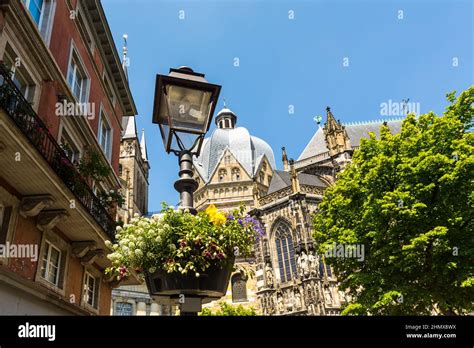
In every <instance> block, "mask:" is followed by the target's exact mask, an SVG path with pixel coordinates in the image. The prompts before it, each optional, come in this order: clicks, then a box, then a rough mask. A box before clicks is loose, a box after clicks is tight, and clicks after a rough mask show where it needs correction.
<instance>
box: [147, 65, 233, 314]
mask: <svg viewBox="0 0 474 348" xmlns="http://www.w3.org/2000/svg"><path fill="white" fill-rule="evenodd" d="M220 90H221V86H218V85H214V84H210V83H208V82H207V81H206V80H205V79H204V74H200V73H196V72H194V71H193V70H192V69H191V68H189V67H181V68H178V69H170V73H169V75H157V76H156V88H155V102H154V108H153V123H158V124H159V126H160V131H161V137H162V138H163V144H164V146H165V150H166V152H167V153H170V152H173V153H174V154H175V155H176V156H178V158H179V169H180V170H179V179H178V180H177V181H176V182H175V184H174V187H175V189H176V191H178V192H179V194H180V208H181V209H188V210H189V211H190V212H191V213H192V214H196V209H194V204H193V193H194V191H196V189H197V186H198V183H197V182H196V180H195V179H194V178H193V171H192V168H193V162H192V158H193V156H198V155H199V153H200V151H201V146H202V143H203V140H204V135H205V134H206V133H207V131H208V130H209V126H210V125H211V121H212V117H213V114H214V110H215V108H216V104H217V100H218V98H219V93H220ZM156 276H157V277H158V278H159V279H160V280H159V281H158V283H155V282H154V281H153V279H152V277H150V279H148V280H147V285H148V288H149V291H150V293H153V294H157V295H159V294H166V291H164V289H163V288H165V287H166V286H168V285H169V287H170V288H172V290H169V291H168V294H169V295H176V294H178V293H180V292H181V290H182V291H183V293H182V294H184V295H186V296H187V297H186V302H185V304H186V306H183V305H182V308H181V315H197V312H198V311H199V309H198V308H200V307H201V302H202V298H203V297H206V296H203V294H207V292H206V291H202V290H203V289H206V288H207V287H208V285H209V284H207V283H206V282H204V280H202V281H198V280H197V279H192V280H191V281H189V280H187V278H186V277H185V278H183V279H178V278H173V277H170V276H169V275H166V274H162V275H160V274H158V275H156ZM210 281H211V284H210V287H211V288H212V287H213V286H215V284H214V282H213V281H212V279H211V280H210ZM224 281H225V280H224ZM207 282H209V281H207ZM227 282H228V277H227ZM178 284H179V285H178ZM224 284H227V283H225V282H224ZM180 288H181V290H179V289H180ZM178 290H179V291H178Z"/></svg>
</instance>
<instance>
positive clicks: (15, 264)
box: [9, 215, 42, 280]
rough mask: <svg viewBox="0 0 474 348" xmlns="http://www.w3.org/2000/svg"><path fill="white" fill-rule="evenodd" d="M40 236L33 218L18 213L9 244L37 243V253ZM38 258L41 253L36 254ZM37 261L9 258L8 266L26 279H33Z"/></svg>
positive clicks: (40, 233)
mask: <svg viewBox="0 0 474 348" xmlns="http://www.w3.org/2000/svg"><path fill="white" fill-rule="evenodd" d="M41 237H42V232H41V231H39V230H38V229H37V228H36V225H35V222H34V220H33V219H25V218H24V217H22V216H21V215H18V219H17V224H16V229H15V233H14V234H13V238H12V240H11V244H36V245H38V253H39V251H40V250H39V249H40V247H39V246H40V245H41ZM40 258H41V255H38V261H39V260H40ZM38 261H37V262H34V261H32V260H31V259H29V258H11V259H10V264H9V268H10V270H12V271H13V272H15V273H17V274H19V275H21V276H23V277H25V278H26V279H28V280H34V279H35V276H36V269H37V265H38Z"/></svg>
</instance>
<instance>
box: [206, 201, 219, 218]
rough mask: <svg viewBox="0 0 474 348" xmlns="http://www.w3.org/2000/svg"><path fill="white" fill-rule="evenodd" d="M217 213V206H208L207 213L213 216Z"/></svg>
mask: <svg viewBox="0 0 474 348" xmlns="http://www.w3.org/2000/svg"><path fill="white" fill-rule="evenodd" d="M216 213H217V208H216V206H215V205H214V204H211V205H210V206H208V207H207V208H206V214H207V216H209V217H211V216H213V215H215V214H216Z"/></svg>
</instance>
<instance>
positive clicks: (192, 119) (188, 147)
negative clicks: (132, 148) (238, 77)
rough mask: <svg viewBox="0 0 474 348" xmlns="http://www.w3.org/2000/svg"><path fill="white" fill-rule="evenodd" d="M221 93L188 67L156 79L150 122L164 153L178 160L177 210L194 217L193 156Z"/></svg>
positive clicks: (176, 183)
mask: <svg viewBox="0 0 474 348" xmlns="http://www.w3.org/2000/svg"><path fill="white" fill-rule="evenodd" d="M220 90H221V86H218V85H214V84H211V83H208V82H207V81H206V80H205V79H204V74H200V73H196V72H194V71H193V70H192V69H191V68H189V67H180V68H178V69H170V73H169V75H157V76H156V88H155V103H154V108H153V123H158V124H159V125H160V131H161V137H162V138H163V144H164V146H165V150H166V152H167V153H170V152H173V153H174V154H175V155H177V156H178V157H179V167H180V171H179V179H178V180H177V181H176V182H175V184H174V187H175V189H176V190H177V191H178V192H179V193H180V200H181V203H180V207H181V208H182V209H189V211H190V212H192V213H194V214H195V213H196V210H195V209H194V207H193V193H194V191H196V189H197V186H198V184H197V182H196V180H194V179H193V177H192V175H193V172H192V157H193V156H198V155H199V153H200V151H201V146H202V143H203V140H204V135H205V134H206V132H207V131H208V130H209V126H210V124H211V121H212V116H213V114H214V109H215V108H216V104H217V100H218V98H219V93H220Z"/></svg>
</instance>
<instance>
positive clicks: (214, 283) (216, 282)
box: [145, 258, 234, 298]
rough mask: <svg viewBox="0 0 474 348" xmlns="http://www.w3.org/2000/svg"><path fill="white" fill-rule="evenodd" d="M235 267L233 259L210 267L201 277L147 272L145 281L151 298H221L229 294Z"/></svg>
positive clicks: (164, 272) (176, 273)
mask: <svg viewBox="0 0 474 348" xmlns="http://www.w3.org/2000/svg"><path fill="white" fill-rule="evenodd" d="M233 266H234V258H231V259H230V260H228V262H227V263H223V264H214V265H212V266H210V267H209V268H208V269H206V270H205V271H203V272H201V273H200V275H199V277H196V275H195V274H189V273H188V274H181V273H179V272H174V273H168V272H166V271H164V270H161V269H159V270H157V271H155V273H150V272H145V280H146V285H147V288H148V290H149V292H150V295H151V296H169V297H178V296H179V295H185V296H194V297H205V298H220V297H222V296H224V295H225V294H226V292H227V285H228V284H229V280H230V276H231V274H232V269H233Z"/></svg>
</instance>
